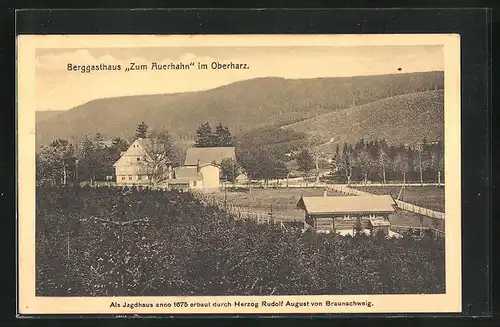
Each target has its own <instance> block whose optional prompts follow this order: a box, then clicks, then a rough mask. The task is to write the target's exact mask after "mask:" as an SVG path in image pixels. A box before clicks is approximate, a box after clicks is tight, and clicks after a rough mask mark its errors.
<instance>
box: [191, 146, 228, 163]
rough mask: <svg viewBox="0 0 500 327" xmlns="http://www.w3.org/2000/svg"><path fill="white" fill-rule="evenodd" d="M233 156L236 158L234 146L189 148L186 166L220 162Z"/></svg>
mask: <svg viewBox="0 0 500 327" xmlns="http://www.w3.org/2000/svg"><path fill="white" fill-rule="evenodd" d="M226 158H231V159H235V160H236V153H235V149H234V147H216V148H188V149H187V152H186V160H185V161H184V165H185V166H196V165H197V164H198V160H199V164H200V165H206V164H211V163H216V164H220V163H221V161H222V160H223V159H226Z"/></svg>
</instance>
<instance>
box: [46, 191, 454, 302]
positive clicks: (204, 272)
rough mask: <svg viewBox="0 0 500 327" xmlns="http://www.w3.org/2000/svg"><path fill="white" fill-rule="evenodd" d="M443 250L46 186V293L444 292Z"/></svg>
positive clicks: (130, 194)
mask: <svg viewBox="0 0 500 327" xmlns="http://www.w3.org/2000/svg"><path fill="white" fill-rule="evenodd" d="M444 271H445V269H444V244H443V243H442V242H441V241H437V240H434V239H431V238H424V239H423V240H420V241H417V240H413V239H411V238H409V237H405V238H403V239H384V238H371V237H366V236H356V237H354V238H351V237H341V236H334V235H318V234H312V233H304V234H302V233H301V231H300V230H297V231H295V232H283V231H281V230H280V229H279V228H275V227H274V226H268V225H257V224H255V223H254V222H250V221H235V220H233V217H231V216H230V215H228V214H226V213H225V212H224V211H223V210H222V209H221V208H219V207H217V206H214V205H211V204H209V203H204V202H202V201H199V200H197V199H196V198H195V197H194V196H193V195H192V194H190V193H179V192H168V191H152V190H138V189H125V190H124V189H113V188H86V187H39V188H37V209H36V293H37V295H38V296H120V295H123V296H125V295H143V296H161V295H164V296H165V295H172V296H173V295H185V296H188V295H286V294H297V295H299V294H302V295H305V294H384V293H443V292H444V288H445V285H444V278H445V277H444V274H445V273H444Z"/></svg>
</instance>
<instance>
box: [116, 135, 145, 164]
mask: <svg viewBox="0 0 500 327" xmlns="http://www.w3.org/2000/svg"><path fill="white" fill-rule="evenodd" d="M149 140H150V139H148V138H145V139H142V138H141V139H136V140H135V141H134V142H132V144H130V146H129V148H128V149H127V151H124V152H122V153H121V156H120V159H118V160H117V161H116V162H115V163H114V165H113V167H116V166H118V165H119V164H120V163H121V161H123V160H122V158H124V157H139V156H146V157H149V158H150V159H151V157H152V156H153V154H152V153H151V151H149V148H150V143H149Z"/></svg>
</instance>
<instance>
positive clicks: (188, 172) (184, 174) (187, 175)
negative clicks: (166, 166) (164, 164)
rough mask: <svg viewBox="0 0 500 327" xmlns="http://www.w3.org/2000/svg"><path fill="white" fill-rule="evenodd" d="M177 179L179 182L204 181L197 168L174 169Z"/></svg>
mask: <svg viewBox="0 0 500 327" xmlns="http://www.w3.org/2000/svg"><path fill="white" fill-rule="evenodd" d="M174 175H175V179H177V180H191V181H198V180H201V179H202V175H201V173H199V172H198V171H197V169H196V167H176V168H174Z"/></svg>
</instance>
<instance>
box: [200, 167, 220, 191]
mask: <svg viewBox="0 0 500 327" xmlns="http://www.w3.org/2000/svg"><path fill="white" fill-rule="evenodd" d="M200 173H201V175H202V178H203V179H202V181H201V182H202V186H201V187H202V188H205V189H217V188H219V186H220V168H219V167H218V166H216V165H212V164H209V165H205V166H203V167H200Z"/></svg>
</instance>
